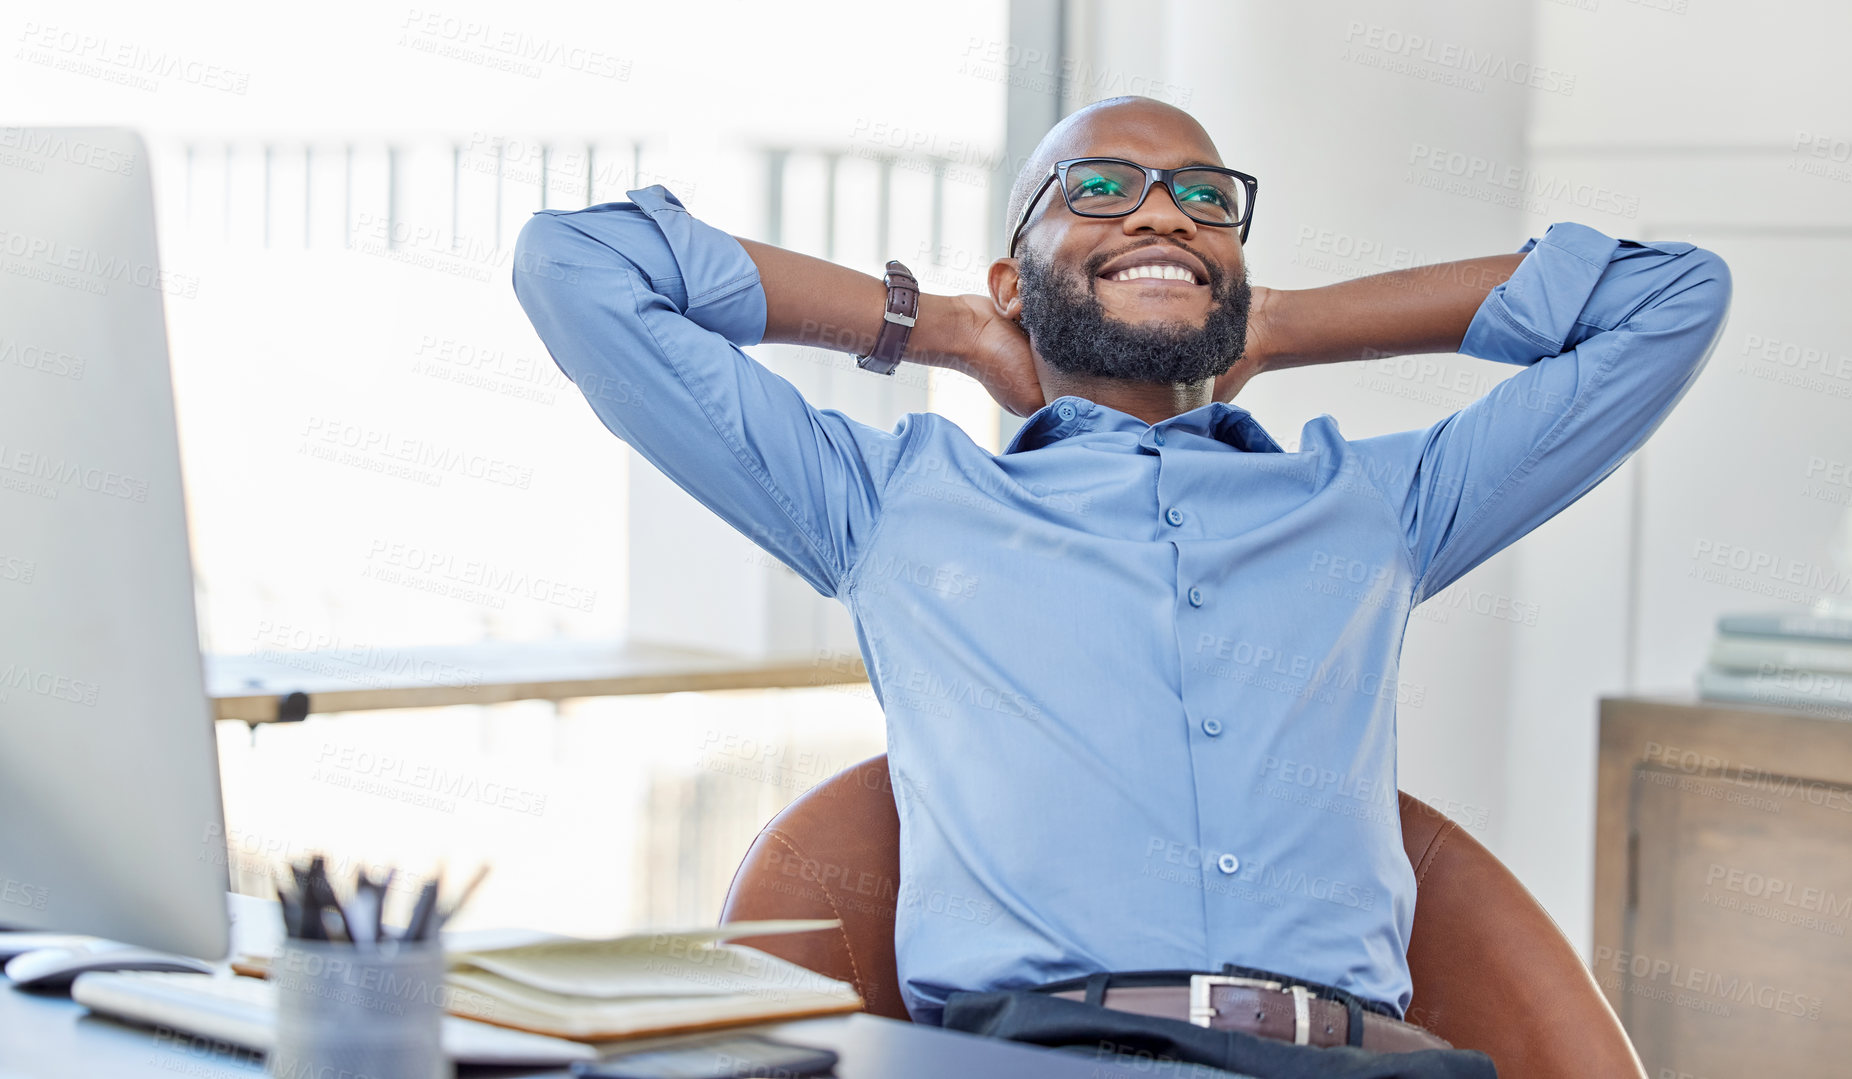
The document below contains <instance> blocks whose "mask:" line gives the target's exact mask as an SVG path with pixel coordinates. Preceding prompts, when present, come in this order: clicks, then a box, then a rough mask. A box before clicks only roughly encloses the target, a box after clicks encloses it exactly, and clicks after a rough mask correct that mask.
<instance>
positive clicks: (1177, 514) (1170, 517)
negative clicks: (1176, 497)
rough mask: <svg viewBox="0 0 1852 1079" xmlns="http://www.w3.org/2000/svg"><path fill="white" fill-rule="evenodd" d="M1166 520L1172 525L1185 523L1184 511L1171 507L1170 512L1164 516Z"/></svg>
mask: <svg viewBox="0 0 1852 1079" xmlns="http://www.w3.org/2000/svg"><path fill="white" fill-rule="evenodd" d="M1164 519H1165V520H1166V521H1169V522H1170V523H1171V524H1174V525H1180V524H1182V523H1183V511H1182V510H1180V509H1178V508H1177V507H1175V506H1172V507H1170V512H1169V513H1166V514H1165V515H1164Z"/></svg>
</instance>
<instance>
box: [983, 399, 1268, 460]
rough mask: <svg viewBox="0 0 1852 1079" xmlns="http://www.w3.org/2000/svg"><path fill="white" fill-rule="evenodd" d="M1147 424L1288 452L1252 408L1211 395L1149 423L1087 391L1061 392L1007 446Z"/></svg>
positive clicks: (1035, 446) (1036, 445)
mask: <svg viewBox="0 0 1852 1079" xmlns="http://www.w3.org/2000/svg"><path fill="white" fill-rule="evenodd" d="M1146 428H1152V429H1155V430H1158V431H1188V432H1192V433H1194V434H1199V435H1203V436H1205V437H1208V438H1213V439H1215V440H1216V441H1218V442H1222V443H1224V444H1226V445H1229V446H1232V447H1234V448H1235V449H1238V450H1242V451H1244V452H1247V453H1284V452H1285V451H1284V450H1282V449H1281V448H1280V444H1279V443H1277V442H1275V441H1274V440H1273V437H1272V436H1271V435H1269V434H1267V432H1266V431H1264V430H1262V429H1261V426H1260V424H1259V423H1258V422H1257V421H1256V420H1255V419H1254V417H1253V415H1252V414H1251V413H1249V412H1248V410H1247V409H1244V408H1237V407H1235V406H1234V405H1231V404H1227V403H1226V402H1223V401H1211V402H1210V403H1208V404H1206V405H1203V406H1202V407H1201V408H1193V409H1191V410H1190V411H1188V412H1185V413H1182V414H1180V415H1176V416H1172V417H1170V418H1169V419H1165V420H1159V421H1158V422H1157V423H1152V424H1147V423H1146V422H1145V421H1143V420H1141V419H1139V418H1138V417H1137V416H1133V415H1131V414H1129V413H1125V412H1121V411H1119V410H1118V409H1116V408H1111V407H1108V406H1106V405H1102V404H1099V403H1098V402H1095V401H1089V400H1087V399H1086V398H1085V397H1075V396H1072V395H1070V396H1066V397H1057V398H1055V399H1054V400H1052V401H1050V402H1048V403H1047V404H1045V405H1043V406H1042V407H1041V408H1039V409H1037V410H1036V411H1035V413H1034V414H1033V415H1031V416H1030V417H1029V418H1028V419H1027V420H1025V421H1023V425H1022V427H1020V428H1019V429H1017V431H1016V437H1014V438H1012V439H1010V444H1009V445H1008V446H1006V447H1004V450H1003V452H1004V453H1005V454H1010V453H1018V452H1022V451H1026V450H1039V449H1041V448H1042V447H1044V446H1049V445H1053V444H1054V443H1056V442H1059V441H1061V440H1062V439H1064V438H1067V437H1068V436H1070V435H1080V434H1091V433H1093V432H1096V431H1129V432H1131V433H1132V434H1134V435H1137V434H1142V433H1143V432H1144V431H1145V429H1146Z"/></svg>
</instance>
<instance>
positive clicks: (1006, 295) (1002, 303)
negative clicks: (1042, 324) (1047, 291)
mask: <svg viewBox="0 0 1852 1079" xmlns="http://www.w3.org/2000/svg"><path fill="white" fill-rule="evenodd" d="M985 283H986V285H988V287H989V289H990V303H991V306H993V307H995V308H996V310H997V315H998V316H999V317H1000V318H1004V319H1007V320H1009V321H1010V322H1017V321H1020V320H1021V319H1022V293H1021V288H1022V274H1021V273H1020V272H1019V271H1018V270H1017V268H1016V260H1015V259H1013V258H1002V259H998V260H997V261H995V262H993V263H991V264H990V272H989V274H988V275H987V280H986V282H985Z"/></svg>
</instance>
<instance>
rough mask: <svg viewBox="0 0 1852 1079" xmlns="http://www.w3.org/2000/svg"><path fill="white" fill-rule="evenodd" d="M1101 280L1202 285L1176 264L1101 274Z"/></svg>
mask: <svg viewBox="0 0 1852 1079" xmlns="http://www.w3.org/2000/svg"><path fill="white" fill-rule="evenodd" d="M1100 280H1102V281H1112V282H1115V283H1121V284H1122V283H1125V282H1135V281H1143V282H1148V283H1156V284H1167V285H1201V284H1202V282H1201V281H1198V280H1197V279H1196V275H1195V274H1193V273H1191V272H1190V271H1189V270H1187V269H1185V268H1184V267H1182V266H1178V265H1176V264H1175V263H1169V262H1166V263H1154V264H1151V265H1147V266H1128V267H1126V268H1125V269H1123V270H1119V271H1116V272H1114V273H1110V274H1101V275H1100Z"/></svg>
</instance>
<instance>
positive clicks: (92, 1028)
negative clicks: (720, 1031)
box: [0, 979, 1229, 1079]
mask: <svg viewBox="0 0 1852 1079" xmlns="http://www.w3.org/2000/svg"><path fill="white" fill-rule="evenodd" d="M742 1029H753V1030H759V1031H762V1032H763V1033H766V1034H768V1035H771V1036H774V1037H779V1038H783V1039H785V1040H787V1041H793V1042H801V1043H804V1044H807V1045H816V1046H820V1047H823V1048H828V1049H833V1050H835V1051H836V1052H837V1053H838V1054H839V1055H840V1056H841V1057H842V1061H841V1063H839V1064H837V1066H836V1075H837V1076H839V1077H840V1079H943V1077H945V1076H948V1075H956V1076H959V1077H960V1079H1150V1077H1151V1076H1152V1074H1154V1069H1156V1068H1158V1067H1159V1066H1158V1065H1157V1064H1155V1063H1153V1062H1152V1061H1150V1060H1145V1061H1134V1062H1131V1063H1126V1064H1116V1063H1109V1062H1107V1061H1103V1060H1096V1059H1095V1058H1094V1057H1092V1056H1090V1055H1086V1054H1076V1053H1069V1052H1056V1051H1054V1050H1050V1049H1039V1048H1035V1047H1033V1046H1026V1045H1014V1044H1011V1043H1008V1042H1000V1041H994V1040H992V1039H989V1038H977V1037H972V1036H971V1035H968V1034H957V1033H953V1032H952V1031H947V1030H939V1029H937V1028H933V1027H921V1026H914V1025H913V1024H911V1023H900V1022H895V1021H894V1020H892V1019H882V1018H880V1017H878V1016H873V1015H861V1014H858V1015H848V1016H829V1017H826V1018H822V1019H802V1020H797V1021H795V1022H789V1023H776V1024H769V1025H766V1026H763V1027H753V1028H742ZM1162 1067H1163V1071H1162V1072H1160V1073H1158V1074H1163V1075H1165V1076H1170V1077H1187V1076H1190V1075H1192V1074H1196V1075H1200V1076H1203V1077H1204V1079H1208V1077H1220V1079H1228V1074H1229V1073H1227V1072H1221V1071H1215V1070H1212V1069H1207V1068H1197V1067H1195V1066H1192V1065H1179V1064H1172V1063H1166V1064H1164V1065H1163V1066H1162ZM263 1074H264V1068H263V1062H262V1061H261V1060H260V1059H258V1058H257V1057H256V1056H255V1055H253V1054H252V1053H250V1052H247V1051H242V1050H238V1051H233V1052H215V1051H213V1050H212V1049H210V1048H209V1047H206V1046H203V1045H199V1044H192V1043H187V1042H185V1041H182V1040H181V1039H180V1038H179V1037H178V1036H176V1035H171V1034H168V1035H161V1034H157V1033H156V1032H155V1031H153V1030H148V1029H143V1028H140V1027H132V1026H127V1025H125V1024H122V1023H117V1022H115V1021H114V1020H111V1019H104V1018H101V1017H100V1016H94V1015H91V1014H90V1013H89V1012H88V1010H86V1009H85V1008H84V1006H83V1005H81V1004H78V1003H75V1002H74V1001H72V1000H71V999H70V998H69V997H66V996H63V995H58V994H40V993H33V992H26V991H21V990H18V989H14V988H12V987H11V986H10V985H8V984H6V982H5V979H0V1079H16V1076H18V1077H25V1076H30V1077H31V1079H96V1077H98V1076H107V1077H108V1079H144V1077H146V1079H155V1077H159V1079H174V1077H175V1076H189V1077H193V1079H239V1077H241V1076H253V1075H263ZM458 1075H459V1079H474V1077H485V1079H486V1077H491V1076H492V1077H498V1079H528V1077H535V1079H539V1077H548V1079H557V1077H562V1076H569V1075H570V1073H569V1072H567V1071H564V1070H560V1069H539V1070H534V1069H526V1068H475V1067H468V1068H459V1069H458Z"/></svg>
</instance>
